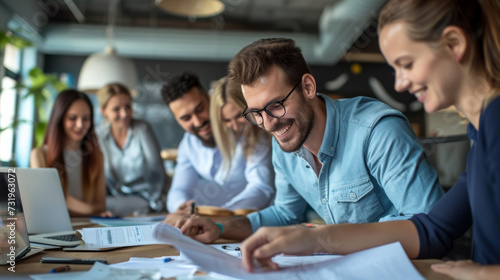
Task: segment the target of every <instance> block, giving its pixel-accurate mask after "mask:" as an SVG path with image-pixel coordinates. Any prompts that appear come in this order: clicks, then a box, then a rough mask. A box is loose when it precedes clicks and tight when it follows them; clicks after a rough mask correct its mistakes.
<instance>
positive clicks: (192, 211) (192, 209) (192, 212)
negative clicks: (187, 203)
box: [190, 201, 195, 215]
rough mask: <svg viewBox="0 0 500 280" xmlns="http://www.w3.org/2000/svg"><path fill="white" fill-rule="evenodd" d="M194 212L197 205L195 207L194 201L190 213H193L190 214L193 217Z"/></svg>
mask: <svg viewBox="0 0 500 280" xmlns="http://www.w3.org/2000/svg"><path fill="white" fill-rule="evenodd" d="M194 210H195V205H194V201H193V203H191V211H190V212H191V213H190V214H191V215H193V214H194Z"/></svg>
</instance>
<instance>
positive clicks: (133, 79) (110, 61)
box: [77, 0, 138, 93]
mask: <svg viewBox="0 0 500 280" xmlns="http://www.w3.org/2000/svg"><path fill="white" fill-rule="evenodd" d="M116 8H117V0H111V1H110V5H109V22H108V26H107V28H106V38H107V40H108V44H107V46H106V48H105V49H104V52H102V53H94V54H92V55H91V56H89V57H88V58H87V59H86V60H85V62H84V63H83V66H82V69H81V70H80V75H79V76H78V86H77V87H78V89H79V90H81V91H84V92H88V93H95V92H97V90H99V89H100V88H101V87H103V86H105V85H107V84H109V83H121V84H123V85H125V86H127V87H128V88H129V89H131V90H134V89H135V88H136V87H137V80H138V78H137V69H136V67H135V65H134V62H133V61H132V60H130V59H128V58H124V57H121V56H118V55H117V54H116V49H115V48H114V47H113V27H114V25H115V13H116Z"/></svg>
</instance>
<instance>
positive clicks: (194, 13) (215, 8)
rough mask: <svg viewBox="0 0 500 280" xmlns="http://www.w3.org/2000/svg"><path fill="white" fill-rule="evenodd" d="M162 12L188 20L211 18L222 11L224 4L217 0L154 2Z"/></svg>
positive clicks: (160, 0) (156, 0)
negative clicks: (187, 18)
mask: <svg viewBox="0 0 500 280" xmlns="http://www.w3.org/2000/svg"><path fill="white" fill-rule="evenodd" d="M155 3H156V6H158V7H160V8H162V9H163V10H165V11H167V12H169V13H172V14H176V15H180V16H185V17H190V18H197V17H213V16H216V15H218V14H220V13H222V12H223V11H224V3H222V2H221V1H219V0H182V1H179V0H155Z"/></svg>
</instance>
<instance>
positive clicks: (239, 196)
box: [161, 72, 275, 224]
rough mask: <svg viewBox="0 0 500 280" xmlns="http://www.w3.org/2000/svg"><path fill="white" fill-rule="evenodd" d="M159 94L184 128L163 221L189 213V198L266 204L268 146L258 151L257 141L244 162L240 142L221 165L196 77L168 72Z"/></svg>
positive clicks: (270, 191) (235, 205) (233, 206)
mask: <svg viewBox="0 0 500 280" xmlns="http://www.w3.org/2000/svg"><path fill="white" fill-rule="evenodd" d="M161 93H162V97H163V100H164V101H165V103H166V104H167V106H168V107H169V108H170V110H171V111H172V114H173V115H174V117H175V119H176V120H177V122H178V123H179V125H180V126H181V127H182V128H183V129H184V130H185V131H186V133H184V137H183V138H182V140H181V142H180V144H179V148H178V156H177V164H176V166H175V171H174V177H173V178H172V185H171V187H170V190H169V193H168V198H167V208H168V211H169V212H170V213H175V214H169V215H168V216H167V218H166V220H165V222H166V223H169V224H175V223H176V221H177V220H178V218H179V217H182V215H189V214H190V212H191V211H190V209H192V208H193V207H191V205H192V203H193V202H195V203H196V205H211V206H218V207H222V208H226V209H229V210H237V209H261V208H265V207H267V206H268V205H269V204H270V203H271V202H272V200H273V196H274V192H275V190H274V187H273V182H274V176H273V174H274V173H273V171H272V169H271V168H270V165H271V155H270V150H269V152H262V151H261V150H260V149H264V147H258V145H257V146H256V148H255V152H254V155H256V156H254V157H251V158H252V159H251V160H249V161H247V159H246V158H245V156H244V152H243V147H240V148H237V149H236V150H235V156H233V157H232V158H231V166H230V167H229V168H226V170H224V168H223V167H222V162H223V156H222V154H221V151H220V150H219V148H220V147H218V146H216V145H215V139H214V136H213V131H212V125H211V123H210V96H209V95H208V92H207V91H205V89H204V88H203V86H202V85H201V83H200V81H199V79H198V77H197V76H196V75H194V74H192V73H189V72H184V73H179V74H176V75H172V76H171V77H170V78H169V79H168V81H167V82H166V84H165V85H164V86H163V88H162V90H161ZM217 112H218V114H220V108H219V110H217ZM249 159H250V158H249ZM228 173H229V174H228Z"/></svg>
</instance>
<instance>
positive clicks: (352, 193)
mask: <svg viewBox="0 0 500 280" xmlns="http://www.w3.org/2000/svg"><path fill="white" fill-rule="evenodd" d="M356 197H357V195H356V193H354V192H351V193H350V194H349V199H356Z"/></svg>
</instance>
